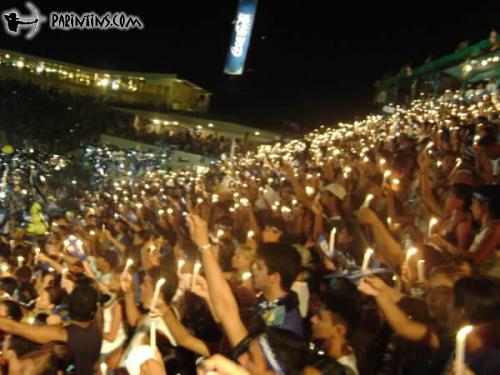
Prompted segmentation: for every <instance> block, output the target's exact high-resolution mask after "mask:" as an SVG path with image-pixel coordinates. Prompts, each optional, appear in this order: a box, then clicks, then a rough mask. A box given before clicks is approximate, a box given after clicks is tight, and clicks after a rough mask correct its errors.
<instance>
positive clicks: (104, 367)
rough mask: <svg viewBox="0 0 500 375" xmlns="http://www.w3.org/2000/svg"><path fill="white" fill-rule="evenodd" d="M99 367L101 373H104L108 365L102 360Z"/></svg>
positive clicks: (102, 374)
mask: <svg viewBox="0 0 500 375" xmlns="http://www.w3.org/2000/svg"><path fill="white" fill-rule="evenodd" d="M99 368H100V369H101V375H106V373H107V372H108V365H107V364H105V363H104V362H103V363H101V365H100V366H99Z"/></svg>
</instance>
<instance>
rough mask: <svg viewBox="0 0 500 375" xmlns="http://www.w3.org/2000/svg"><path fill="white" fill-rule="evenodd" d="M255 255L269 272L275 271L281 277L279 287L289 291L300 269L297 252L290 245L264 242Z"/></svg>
mask: <svg viewBox="0 0 500 375" xmlns="http://www.w3.org/2000/svg"><path fill="white" fill-rule="evenodd" d="M257 257H258V258H260V259H262V260H263V261H264V263H265V264H266V266H267V268H268V270H269V273H274V272H277V273H278V274H279V275H280V277H281V288H282V289H283V290H284V291H289V290H290V288H291V287H292V284H293V282H294V281H295V279H296V278H297V276H298V274H299V272H300V269H301V259H300V254H299V252H298V251H297V250H296V249H295V248H294V247H293V246H290V245H283V244H279V243H277V244H264V245H262V246H261V247H260V248H259V250H258V253H257Z"/></svg>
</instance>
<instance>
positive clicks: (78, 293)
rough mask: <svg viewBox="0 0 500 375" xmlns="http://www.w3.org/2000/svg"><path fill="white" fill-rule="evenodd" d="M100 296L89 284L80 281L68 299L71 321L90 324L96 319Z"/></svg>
mask: <svg viewBox="0 0 500 375" xmlns="http://www.w3.org/2000/svg"><path fill="white" fill-rule="evenodd" d="M98 301H99V296H98V292H97V290H96V289H95V288H94V287H93V286H92V285H90V283H88V282H84V281H79V282H78V283H77V284H76V286H75V288H74V289H73V292H72V293H71V294H70V295H69V297H68V311H69V316H70V317H71V319H73V320H76V321H78V322H88V321H91V320H92V319H93V318H94V315H95V312H96V309H97V303H98Z"/></svg>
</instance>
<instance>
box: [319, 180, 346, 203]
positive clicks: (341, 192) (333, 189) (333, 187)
mask: <svg viewBox="0 0 500 375" xmlns="http://www.w3.org/2000/svg"><path fill="white" fill-rule="evenodd" d="M321 191H328V192H330V193H332V194H333V195H335V196H336V197H337V198H338V199H340V200H341V201H343V200H344V198H345V196H346V195H347V192H346V191H345V188H344V187H343V186H342V185H340V184H337V183H332V184H329V185H326V186H325V187H324V188H322V189H321Z"/></svg>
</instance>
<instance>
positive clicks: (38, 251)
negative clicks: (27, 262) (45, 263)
mask: <svg viewBox="0 0 500 375" xmlns="http://www.w3.org/2000/svg"><path fill="white" fill-rule="evenodd" d="M39 255H40V248H39V247H38V246H37V247H35V263H37V262H38V260H37V258H38V256H39Z"/></svg>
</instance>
